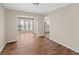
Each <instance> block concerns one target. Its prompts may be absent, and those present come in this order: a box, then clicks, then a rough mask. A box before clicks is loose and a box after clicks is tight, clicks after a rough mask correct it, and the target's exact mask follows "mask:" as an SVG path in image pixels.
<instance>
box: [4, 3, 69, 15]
mask: <svg viewBox="0 0 79 59" xmlns="http://www.w3.org/2000/svg"><path fill="white" fill-rule="evenodd" d="M3 5H4V7H5V8H7V9H12V10H19V11H25V12H32V13H37V14H47V13H49V12H51V11H54V10H56V9H58V8H61V7H64V6H66V5H69V4H68V3H39V5H38V6H34V5H33V3H3Z"/></svg>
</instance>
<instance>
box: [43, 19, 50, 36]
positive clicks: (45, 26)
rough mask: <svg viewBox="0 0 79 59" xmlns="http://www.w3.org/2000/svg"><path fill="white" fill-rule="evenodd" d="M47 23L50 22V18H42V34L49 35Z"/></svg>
mask: <svg viewBox="0 0 79 59" xmlns="http://www.w3.org/2000/svg"><path fill="white" fill-rule="evenodd" d="M49 24H50V20H49V19H45V20H44V35H45V36H46V37H49Z"/></svg>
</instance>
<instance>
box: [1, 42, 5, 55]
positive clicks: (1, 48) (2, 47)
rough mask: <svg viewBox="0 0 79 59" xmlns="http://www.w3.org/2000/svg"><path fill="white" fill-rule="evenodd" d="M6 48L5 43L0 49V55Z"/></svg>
mask: <svg viewBox="0 0 79 59" xmlns="http://www.w3.org/2000/svg"><path fill="white" fill-rule="evenodd" d="M5 46H6V43H5V44H4V45H3V46H2V48H0V53H1V52H2V50H3V48H4V47H5Z"/></svg>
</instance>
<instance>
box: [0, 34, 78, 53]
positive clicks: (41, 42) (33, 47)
mask: <svg viewBox="0 0 79 59" xmlns="http://www.w3.org/2000/svg"><path fill="white" fill-rule="evenodd" d="M77 54H78V53H76V52H74V51H72V50H70V49H68V48H66V47H64V46H62V45H60V44H58V43H55V42H53V41H51V40H49V39H48V38H46V37H39V38H38V37H37V36H36V34H34V33H22V34H19V35H18V36H17V42H13V43H8V44H7V45H6V46H5V48H4V49H3V51H2V53H1V55H77Z"/></svg>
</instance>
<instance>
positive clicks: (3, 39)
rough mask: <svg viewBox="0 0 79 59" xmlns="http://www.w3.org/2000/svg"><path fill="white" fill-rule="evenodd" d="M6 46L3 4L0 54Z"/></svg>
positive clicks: (0, 17)
mask: <svg viewBox="0 0 79 59" xmlns="http://www.w3.org/2000/svg"><path fill="white" fill-rule="evenodd" d="M5 44H6V40H5V10H4V7H3V6H2V4H0V52H1V51H2V49H3V48H4V46H5Z"/></svg>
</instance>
